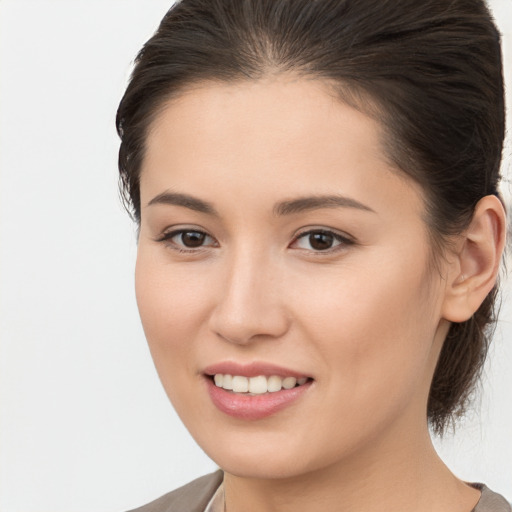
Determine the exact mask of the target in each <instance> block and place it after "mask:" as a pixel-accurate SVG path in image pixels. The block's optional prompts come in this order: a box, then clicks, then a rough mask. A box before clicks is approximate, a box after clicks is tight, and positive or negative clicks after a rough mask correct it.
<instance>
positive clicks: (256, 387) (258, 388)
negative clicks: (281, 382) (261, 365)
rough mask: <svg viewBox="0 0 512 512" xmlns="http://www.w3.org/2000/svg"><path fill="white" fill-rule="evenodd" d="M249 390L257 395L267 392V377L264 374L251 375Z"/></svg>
mask: <svg viewBox="0 0 512 512" xmlns="http://www.w3.org/2000/svg"><path fill="white" fill-rule="evenodd" d="M249 392H250V393H254V394H255V395H261V394H262V393H266V392H267V378H266V377H264V376H263V375H260V376H259V377H251V378H250V379H249Z"/></svg>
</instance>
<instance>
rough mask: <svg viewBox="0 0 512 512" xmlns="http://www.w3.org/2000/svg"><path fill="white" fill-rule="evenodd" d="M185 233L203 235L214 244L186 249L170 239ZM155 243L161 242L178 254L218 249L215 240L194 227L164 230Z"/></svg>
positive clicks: (202, 230) (204, 231)
mask: <svg viewBox="0 0 512 512" xmlns="http://www.w3.org/2000/svg"><path fill="white" fill-rule="evenodd" d="M187 232H194V233H200V234H202V235H205V236H206V237H208V238H210V239H211V240H213V241H214V244H205V245H200V246H198V247H187V246H185V245H179V244H177V243H175V242H173V241H172V238H174V237H175V236H177V235H180V234H182V233H187ZM155 241H156V242H162V243H164V244H165V245H166V246H167V247H170V248H171V249H173V250H175V251H177V252H180V253H198V252H200V251H204V250H205V249H208V248H209V247H218V246H219V244H218V242H217V240H215V238H214V237H213V236H212V235H210V234H209V233H208V232H207V231H206V230H204V229H202V228H198V227H195V226H183V227H177V226H172V227H168V228H166V229H164V231H163V232H162V233H161V234H160V235H159V236H158V237H156V238H155Z"/></svg>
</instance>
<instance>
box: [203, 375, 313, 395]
mask: <svg viewBox="0 0 512 512" xmlns="http://www.w3.org/2000/svg"><path fill="white" fill-rule="evenodd" d="M213 380H214V382H215V385H216V386H217V387H219V388H223V389H226V390H228V391H231V390H232V391H234V392H235V393H250V394H253V395H262V394H263V393H267V392H268V393H275V392H276V391H281V389H292V388H294V387H295V386H297V385H298V386H302V385H303V384H305V383H306V382H307V381H308V379H307V377H301V378H300V379H297V378H296V377H284V378H282V377H279V376H277V375H272V376H271V377H265V376H264V375H259V376H257V377H250V378H249V377H244V376H243V375H229V374H225V375H223V374H220V373H217V374H215V375H214V377H213Z"/></svg>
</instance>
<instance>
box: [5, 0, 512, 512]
mask: <svg viewBox="0 0 512 512" xmlns="http://www.w3.org/2000/svg"><path fill="white" fill-rule="evenodd" d="M170 3H171V1H170V0H166V1H162V0H138V1H134V0H118V1H113V0H110V1H108V0H107V1H106V0H101V1H98V0H96V1H94V0H85V1H79V0H60V1H59V0H54V1H50V0H36V1H27V0H3V1H1V0H0V103H1V108H0V123H1V125H0V126H1V128H0V130H1V131H0V144H1V147H0V170H1V174H0V240H1V245H0V329H1V346H0V399H1V401H0V510H1V511H2V512H50V511H51V512H86V511H87V512H116V511H122V510H125V509H128V508H132V507H135V506H136V505H140V504H142V503H145V502H147V501H149V500H151V499H153V498H155V497H157V496H159V495H161V494H163V493H165V492H167V491H169V490H171V489H172V488H174V487H176V486H178V485H180V484H183V483H185V482H186V481H188V480H190V479H192V478H193V477H195V476H199V475H200V474H203V473H205V472H208V471H211V470H213V469H214V468H215V465H214V464H213V463H212V462H211V461H209V460H208V459H207V458H206V456H205V455H204V454H203V453H202V452H201V450H200V449H199V448H198V447H197V446H196V445H195V443H194V442H193V441H192V440H191V438H190V436H189V435H188V433H187V432H186V431H185V429H184V427H183V426H182V425H181V423H180V421H179V419H178V418H177V417H176V415H175V414H174V412H173V410H172V408H171V406H170V405H169V404H168V402H167V398H166V397H165V395H164V392H163V390H162V389H161V387H160V383H159V382H158V379H157V376H156V372H155V370H154V368H153V364H152V362H151V359H150V356H149V352H148V350H147V348H146V343H145V340H144V336H143V332H142V329H141V326H140V322H139V319H138V314H137V309H136V304H135V298H134V290H133V265H134V260H135V251H136V246H135V228H134V226H132V224H131V221H130V220H129V219H128V216H127V215H126V213H125V212H124V211H123V210H122V208H121V206H120V202H119V200H118V196H117V188H116V187H117V167H116V166H117V149H118V140H117V137H116V134H115V130H114V118H115V111H116V108H117V104H118V102H119V99H120V97H121V95H122V92H123V89H124V86H125V84H126V80H127V77H128V75H129V71H130V69H131V62H132V59H133V57H134V56H135V54H136V52H137V51H138V49H139V48H140V46H141V45H142V43H143V42H144V41H145V40H146V39H147V38H148V37H149V36H150V35H151V33H152V32H153V31H154V30H155V29H156V26H157V24H158V22H159V21H160V19H161V17H162V16H163V15H164V13H165V12H166V10H167V9H168V7H169V6H170ZM490 5H491V7H492V8H493V9H494V11H495V15H496V19H497V22H498V25H499V26H500V27H501V30H502V31H503V33H504V36H505V38H504V56H505V66H506V75H507V82H508V84H509V88H510V87H512V85H511V84H512V80H511V73H512V62H511V60H512V0H494V1H492V2H491V3H490ZM510 103H511V101H510V96H509V104H510ZM511 153H512V151H511V145H510V143H509V144H508V147H507V149H506V160H505V163H504V169H505V170H507V169H508V168H509V167H510V161H511ZM504 193H505V196H506V197H507V198H508V197H510V192H509V186H508V184H505V186H504ZM510 290H511V285H510V284H507V285H506V287H505V293H506V295H507V294H508V295H510ZM511 321H512V297H510V298H509V299H508V300H507V299H506V300H505V305H504V307H503V311H502V320H501V323H500V325H499V327H498V332H497V336H496V339H495V343H494V346H493V349H492V352H491V356H492V357H491V359H490V361H489V363H490V364H489V365H488V369H487V371H486V375H485V392H484V393H483V395H482V398H481V405H479V406H478V407H476V409H475V412H473V413H472V414H471V415H470V416H469V417H468V418H467V419H466V420H465V421H464V423H463V425H462V426H461V427H460V428H459V431H458V433H457V435H456V436H455V437H454V438H451V437H449V438H447V439H446V440H445V441H444V442H443V443H439V449H440V450H441V452H442V453H443V454H444V455H445V457H446V460H447V462H448V464H449V465H450V466H451V467H452V468H453V469H454V470H455V472H456V473H457V474H458V475H459V476H460V477H462V478H464V479H467V480H471V481H484V482H486V483H487V484H488V485H489V486H490V487H491V488H493V489H495V490H497V491H500V492H502V493H504V494H505V495H507V496H508V498H509V499H512V400H511V394H512V324H511Z"/></svg>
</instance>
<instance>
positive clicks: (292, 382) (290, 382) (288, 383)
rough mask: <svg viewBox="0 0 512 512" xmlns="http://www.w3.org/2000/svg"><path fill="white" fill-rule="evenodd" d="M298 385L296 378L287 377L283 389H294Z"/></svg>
mask: <svg viewBox="0 0 512 512" xmlns="http://www.w3.org/2000/svg"><path fill="white" fill-rule="evenodd" d="M295 384H297V379H296V378H295V377H286V379H283V388H284V389H292V388H294V387H295Z"/></svg>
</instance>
